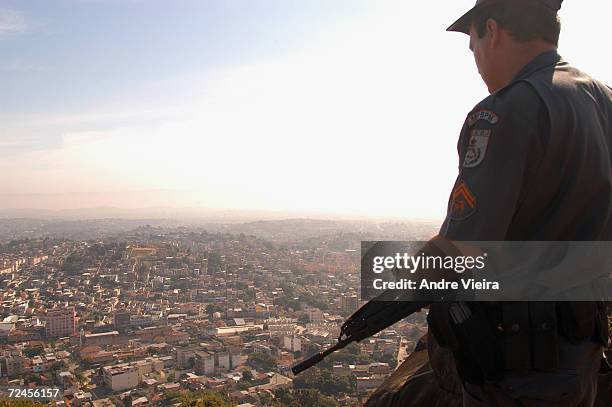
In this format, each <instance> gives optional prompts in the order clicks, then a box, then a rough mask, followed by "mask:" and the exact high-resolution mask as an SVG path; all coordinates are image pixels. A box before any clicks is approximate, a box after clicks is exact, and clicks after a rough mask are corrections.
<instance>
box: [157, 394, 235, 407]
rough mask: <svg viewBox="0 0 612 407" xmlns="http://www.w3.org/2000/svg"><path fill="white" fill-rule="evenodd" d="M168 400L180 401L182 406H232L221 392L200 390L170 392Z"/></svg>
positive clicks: (179, 403)
mask: <svg viewBox="0 0 612 407" xmlns="http://www.w3.org/2000/svg"><path fill="white" fill-rule="evenodd" d="M166 400H167V401H169V402H170V403H171V404H175V403H178V405H179V406H181V407H231V406H232V403H230V402H229V400H228V399H227V398H226V397H224V396H222V395H221V394H219V393H214V392H208V391H198V392H191V391H186V392H168V393H166Z"/></svg>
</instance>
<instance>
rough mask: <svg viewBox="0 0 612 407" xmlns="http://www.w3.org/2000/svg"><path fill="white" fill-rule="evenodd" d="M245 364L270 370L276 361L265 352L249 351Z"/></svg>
mask: <svg viewBox="0 0 612 407" xmlns="http://www.w3.org/2000/svg"><path fill="white" fill-rule="evenodd" d="M247 365H249V366H251V367H254V368H256V369H260V370H272V369H274V368H275V367H276V361H275V360H274V358H273V357H272V356H270V355H268V354H267V353H263V352H255V353H251V354H250V355H249V357H248V359H247Z"/></svg>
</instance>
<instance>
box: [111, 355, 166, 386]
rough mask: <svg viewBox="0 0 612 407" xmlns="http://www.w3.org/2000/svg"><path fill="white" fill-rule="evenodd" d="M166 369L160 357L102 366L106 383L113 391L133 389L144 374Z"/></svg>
mask: <svg viewBox="0 0 612 407" xmlns="http://www.w3.org/2000/svg"><path fill="white" fill-rule="evenodd" d="M163 369H164V361H163V360H161V359H160V358H146V359H142V360H136V361H134V362H130V363H121V364H119V365H113V366H105V367H103V368H102V375H103V380H104V383H105V384H106V385H107V386H108V387H110V388H111V389H112V390H113V391H119V390H127V389H133V388H135V387H137V386H138V384H140V382H141V381H142V380H143V379H144V376H145V375H147V374H149V373H151V372H153V371H155V372H161V371H162V370H163Z"/></svg>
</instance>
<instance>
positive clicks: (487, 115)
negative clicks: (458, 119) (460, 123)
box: [467, 109, 499, 127]
mask: <svg viewBox="0 0 612 407" xmlns="http://www.w3.org/2000/svg"><path fill="white" fill-rule="evenodd" d="M480 120H484V121H485V122H488V123H489V124H492V125H495V124H497V123H498V122H499V116H498V115H497V114H495V113H494V112H492V111H490V110H488V109H481V110H477V111H475V112H474V113H471V114H470V115H469V116H468V118H467V123H468V126H470V127H472V126H473V125H475V124H476V123H477V122H479V121H480Z"/></svg>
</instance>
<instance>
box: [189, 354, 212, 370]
mask: <svg viewBox="0 0 612 407" xmlns="http://www.w3.org/2000/svg"><path fill="white" fill-rule="evenodd" d="M194 368H195V372H196V374H197V375H212V374H214V373H215V355H212V354H210V353H208V352H195V362H194Z"/></svg>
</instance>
